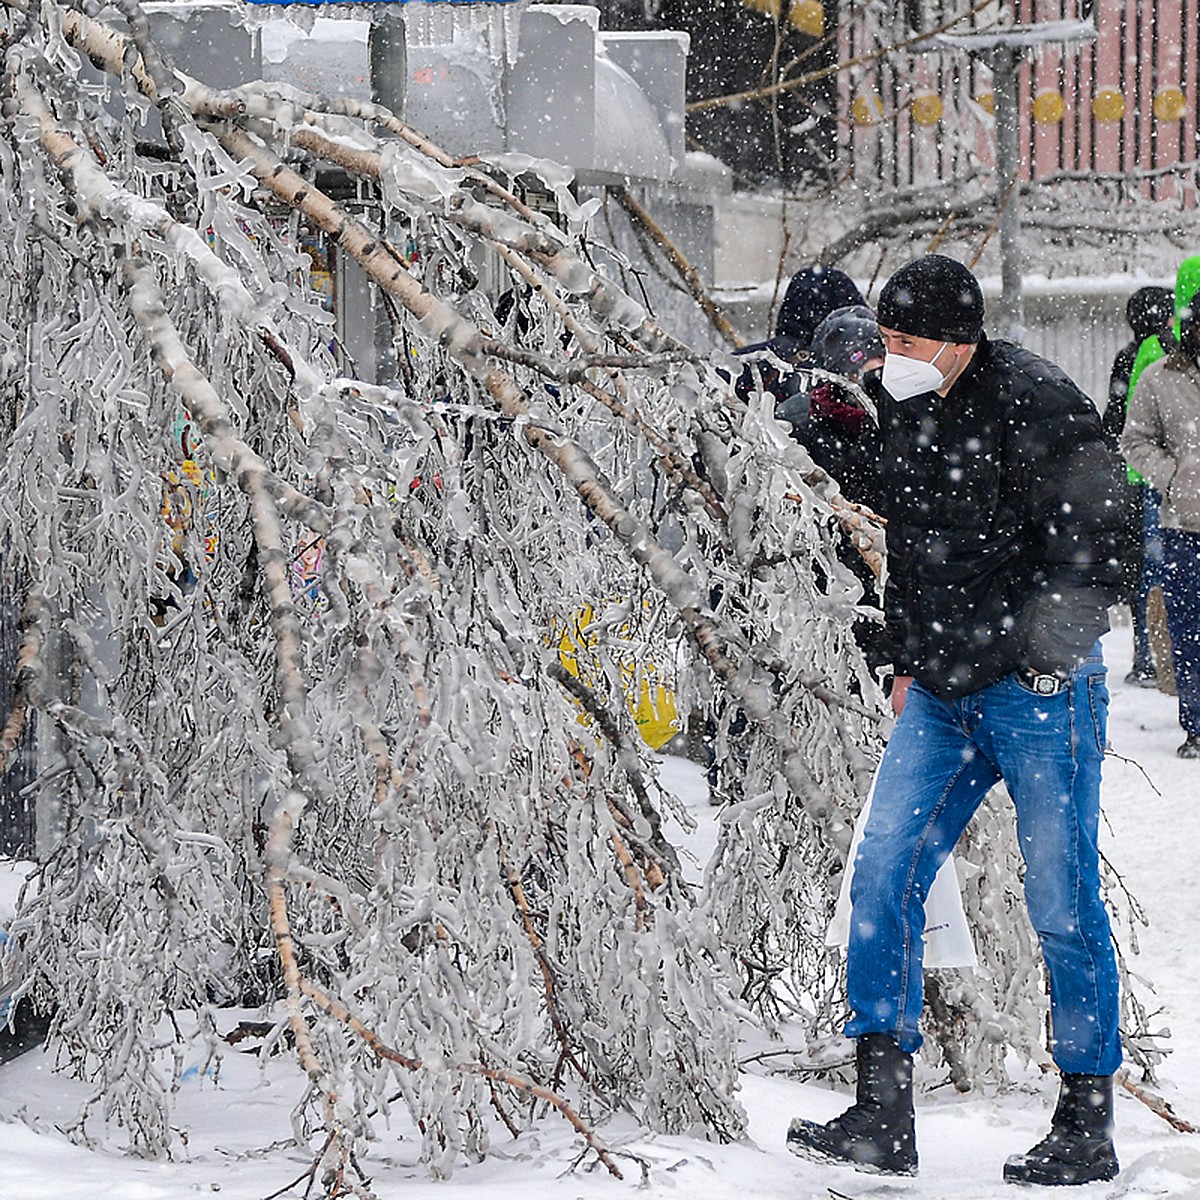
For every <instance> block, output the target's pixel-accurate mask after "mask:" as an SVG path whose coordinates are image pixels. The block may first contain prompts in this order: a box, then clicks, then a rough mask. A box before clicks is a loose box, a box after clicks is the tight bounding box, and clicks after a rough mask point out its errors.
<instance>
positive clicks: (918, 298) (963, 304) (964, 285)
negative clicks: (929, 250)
mask: <svg viewBox="0 0 1200 1200" xmlns="http://www.w3.org/2000/svg"><path fill="white" fill-rule="evenodd" d="M877 311H878V319H879V324H880V325H882V326H883V327H884V328H885V329H895V330H896V331H897V332H899V333H909V334H912V335H913V336H914V337H924V338H933V339H934V340H935V341H939V342H962V343H967V342H977V341H979V339H980V338H981V337H982V336H983V292H982V291H980V289H979V280H977V279H976V278H975V276H974V275H972V274H971V272H970V271H968V270H967V268H966V267H964V266H963V265H962V263H960V262H955V261H954V259H952V258H946V257H945V255H942V254H927V255H925V257H924V258H917V259H914V260H913V261H912V262H910V263H908V264H906V265H905V266H903V267H901V268H900V270H898V271H897V272H896V273H895V274H894V275H893V276H892V277H891V279H889V280H888V281H887V283H885V284H884V285H883V291H882V293H880V296H879V308H878V310H877Z"/></svg>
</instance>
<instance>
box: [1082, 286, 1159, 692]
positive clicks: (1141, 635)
mask: <svg viewBox="0 0 1200 1200" xmlns="http://www.w3.org/2000/svg"><path fill="white" fill-rule="evenodd" d="M1174 317H1175V304H1174V299H1173V297H1172V295H1171V291H1170V289H1169V288H1164V287H1143V288H1138V290H1137V291H1136V292H1134V293H1133V295H1132V296H1130V297H1129V300H1128V302H1127V303H1126V305H1125V319H1126V321H1128V323H1129V328H1130V329H1132V330H1133V340H1132V341H1130V342H1127V343H1126V344H1125V345H1124V346H1122V347H1121V349H1120V350H1119V351H1117V356H1116V358H1114V359H1113V364H1112V371H1111V372H1110V374H1109V381H1108V403H1107V404H1106V405H1105V408H1104V415H1103V416H1102V417H1101V419H1100V425H1101V428H1102V429H1103V430H1104V436H1105V437H1106V438H1107V440H1108V443H1109V445H1110V446H1112V448H1113V449H1114V450H1117V449H1119V446H1120V440H1121V434H1122V432H1124V429H1125V413H1126V411H1127V410H1128V407H1129V398H1130V396H1131V395H1132V391H1133V389H1132V386H1131V379H1132V377H1133V368H1134V364H1135V362H1136V361H1137V356H1138V351H1139V350H1140V349H1141V348H1142V345H1143V343H1145V342H1146V341H1147V339H1150V338H1153V339H1155V340H1156V343H1157V345H1158V346H1159V347H1160V348H1162V347H1167V346H1173V345H1174V344H1175V337H1174V334H1173V333H1172V331H1171V325H1172V322H1173V320H1174ZM1126 476H1127V480H1128V485H1129V486H1128V489H1127V503H1126V508H1125V512H1126V518H1127V520H1128V522H1129V544H1130V546H1131V547H1133V550H1132V552H1131V553H1130V555H1129V558H1128V560H1127V562H1126V573H1125V578H1124V579H1123V580H1122V587H1121V599H1122V600H1123V601H1125V602H1126V603H1127V604H1128V605H1129V611H1130V614H1131V616H1132V618H1133V666H1132V668H1131V670H1130V671H1129V674H1128V675H1126V676H1125V682H1126V683H1131V684H1135V685H1136V686H1138V687H1154V686H1155V684H1157V682H1158V671H1157V669H1156V668H1155V664H1154V656H1153V653H1152V651H1151V646H1150V632H1149V628H1148V626H1147V622H1146V602H1147V600H1148V598H1149V596H1150V590H1151V588H1154V587H1158V586H1160V585H1161V583H1162V579H1161V576H1162V539H1161V538H1160V537H1159V533H1158V506H1159V501H1160V499H1161V497H1160V496H1159V494H1158V493H1157V492H1156V491H1155V490H1154V489H1153V488H1151V487H1149V486H1147V484H1146V481H1145V480H1144V479H1143V478H1142V477H1141V476H1140V475H1139V474H1138V473H1137V471H1135V470H1134V469H1133V468H1132V467H1129V466H1128V465H1127V466H1126Z"/></svg>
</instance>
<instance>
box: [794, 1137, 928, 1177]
mask: <svg viewBox="0 0 1200 1200" xmlns="http://www.w3.org/2000/svg"><path fill="white" fill-rule="evenodd" d="M787 1148H788V1150H789V1151H791V1153H792V1154H794V1155H795V1156H796V1157H797V1158H803V1159H805V1160H806V1161H807V1162H811V1163H816V1164H817V1165H818V1166H822V1167H853V1168H854V1169H855V1170H856V1171H861V1172H862V1173H863V1174H864V1175H895V1176H897V1177H899V1178H901V1179H912V1178H913V1177H914V1176H915V1175H916V1173H917V1164H916V1163H913V1165H912V1166H911V1167H883V1166H879V1165H878V1164H876V1163H869V1162H859V1161H858V1160H857V1159H853V1158H843V1157H842V1156H841V1155H839V1154H831V1153H830V1152H829V1151H827V1150H822V1149H820V1148H819V1147H817V1146H813V1145H810V1144H809V1143H808V1142H802V1141H800V1140H799V1139H798V1138H797V1139H794V1138H792V1136H791V1135H790V1134H789V1135H788V1138H787Z"/></svg>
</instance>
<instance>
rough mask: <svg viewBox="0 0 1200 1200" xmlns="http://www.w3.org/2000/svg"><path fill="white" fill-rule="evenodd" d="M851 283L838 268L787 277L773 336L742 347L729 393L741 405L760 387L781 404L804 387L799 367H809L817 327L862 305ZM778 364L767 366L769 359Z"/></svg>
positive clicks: (819, 268) (815, 269) (808, 269)
mask: <svg viewBox="0 0 1200 1200" xmlns="http://www.w3.org/2000/svg"><path fill="white" fill-rule="evenodd" d="M862 303H863V297H862V293H861V292H860V291H859V290H858V287H857V285H856V284H855V282H854V280H853V279H851V278H850V276H849V275H847V274H846V272H845V271H839V270H838V269H837V267H822V266H819V265H818V266H811V267H805V268H804V269H803V270H801V271H797V272H796V274H795V275H793V276H792V280H791V282H790V283H789V284H788V289H787V291H786V292H785V293H784V297H783V303H782V304H781V305H780V307H779V316H778V317H777V318H776V320H775V333H774V335H773V336H772V337H769V338H768V339H767V340H766V341H765V342H755V343H753V344H752V345H749V346H743V347H742V348H741V349H740V350H739V351H738V352H737V353H738V357H741V358H746V359H747V360H748V361H747V364H746V366H745V368H744V369H743V370H742V373H741V375H740V376H739V377H738V380H737V383H736V385H735V388H734V390H735V391H736V393H737V395H738V396H739V397H740V398H741V399H742V400H745V399H746V398H747V397H748V396H749V395H750V394H751V392H752V391H753V390H756V389H757V388H759V387H761V388H762V389H763V390H764V391H768V392H771V393H772V394H773V395H774V396H775V399H776V400H778V401H785V400H787V398H788V397H789V396H791V395H792V394H793V393H795V392H797V391H802V390H803V389H804V388H805V387H806V379H805V376H804V372H803V367H804V366H805V365H806V364H808V363H809V362H811V353H810V348H811V345H812V339H813V334H814V333H815V332H816V329H817V326H818V325H820V323H821V322H822V321H823V320H824V319H825V318H826V317H827V316H828V315H829V314H830V313H831V312H833V311H834V310H835V309H838V308H844V307H845V306H846V305H848V304H862ZM768 352H769V355H770V356H773V358H774V359H777V360H778V363H776V362H774V361H772V357H768Z"/></svg>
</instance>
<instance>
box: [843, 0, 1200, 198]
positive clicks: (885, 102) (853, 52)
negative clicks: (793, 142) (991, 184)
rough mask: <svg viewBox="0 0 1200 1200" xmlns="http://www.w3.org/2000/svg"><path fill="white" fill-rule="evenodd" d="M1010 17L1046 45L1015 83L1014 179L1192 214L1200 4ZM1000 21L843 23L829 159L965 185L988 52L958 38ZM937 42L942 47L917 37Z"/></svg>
mask: <svg viewBox="0 0 1200 1200" xmlns="http://www.w3.org/2000/svg"><path fill="white" fill-rule="evenodd" d="M971 7H974V8H975V9H976V11H975V12H973V13H972V14H971V15H969V16H967V17H965V18H963V17H962V14H964V13H965V12H967V11H968V10H969V9H970V8H971ZM1008 7H1009V8H1010V10H1011V13H1012V22H1011V23H1012V24H1014V25H1016V26H1021V27H1025V28H1026V29H1027V30H1032V31H1041V32H1044V34H1045V38H1044V40H1038V41H1037V42H1036V44H1035V45H1034V46H1032V47H1030V49H1029V50H1028V52H1027V54H1026V56H1025V61H1024V63H1023V64H1022V66H1021V69H1020V74H1019V88H1018V114H1019V123H1020V157H1021V167H1022V169H1021V174H1022V177H1023V178H1025V179H1036V180H1053V179H1057V178H1061V179H1072V178H1085V177H1090V178H1094V177H1097V176H1100V177H1106V178H1110V179H1119V180H1122V181H1124V182H1125V183H1127V184H1128V186H1130V187H1132V188H1134V189H1136V191H1137V193H1138V194H1139V195H1141V196H1142V197H1144V198H1147V199H1159V200H1174V201H1176V202H1182V203H1183V204H1184V205H1186V206H1188V207H1194V206H1195V205H1196V200H1197V190H1198V181H1197V167H1198V164H1200V103H1198V101H1200V0H1095V2H1094V3H1092V4H1088V3H1082V4H1081V3H1079V2H1078V0H1016V2H1015V3H1013V4H1011V5H1009V6H1008ZM999 9H1000V6H999V5H996V4H987V5H984V6H982V7H980V6H977V5H976V6H971V5H967V4H965V3H964V2H963V0H910V2H909V3H906V4H904V5H901V6H898V7H896V8H891V7H890V6H889V7H888V8H887V9H886V13H887V15H886V16H884V17H880V15H879V13H878V12H877V11H875V10H874V9H873V6H870V5H868V6H864V8H863V9H861V10H860V11H859V13H858V15H857V16H855V17H853V18H852V19H849V20H847V21H844V22H843V24H842V26H841V27H840V39H841V45H840V52H839V59H840V61H842V62H843V63H849V62H856V63H857V65H856V66H853V67H851V68H850V69H848V70H847V71H845V72H844V73H843V75H842V77H841V87H840V95H839V110H840V111H839V113H838V118H839V127H840V138H839V154H840V156H841V157H842V158H843V159H844V160H845V161H846V162H847V163H849V164H850V168H851V170H853V171H854V172H855V173H856V174H859V175H860V176H861V177H864V178H870V177H873V178H876V179H878V180H879V182H881V183H884V184H889V185H891V186H894V187H906V186H917V185H923V184H929V183H933V182H937V181H945V180H954V179H958V178H962V177H963V175H964V174H965V173H966V172H967V171H969V170H970V169H971V164H972V162H974V161H976V160H982V161H984V162H989V161H990V160H991V157H992V149H991V142H992V133H993V124H994V113H995V94H994V92H993V86H992V72H991V70H990V69H989V67H988V65H987V46H988V43H987V41H986V38H982V39H979V40H977V41H976V44H975V47H974V49H973V50H969V49H967V48H965V47H964V46H963V45H961V44H957V45H956V44H955V42H954V39H955V37H957V36H958V35H961V34H963V33H970V32H971V31H979V30H986V29H990V28H994V27H995V26H996V22H997V18H998V10H999ZM1085 14H1086V19H1085ZM1001 24H1002V25H1003V24H1004V23H1003V22H1001ZM1093 28H1094V35H1093V34H1092V32H1091V30H1092V29H1093ZM938 30H940V31H943V34H942V36H934V37H925V38H920V37H918V34H928V33H930V32H931V31H938ZM1056 35H1057V36H1056Z"/></svg>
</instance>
